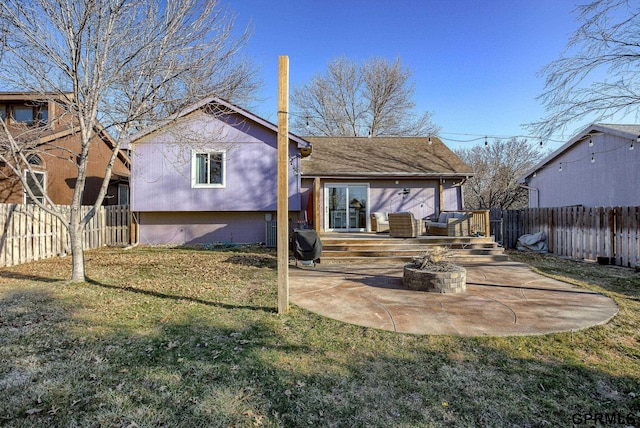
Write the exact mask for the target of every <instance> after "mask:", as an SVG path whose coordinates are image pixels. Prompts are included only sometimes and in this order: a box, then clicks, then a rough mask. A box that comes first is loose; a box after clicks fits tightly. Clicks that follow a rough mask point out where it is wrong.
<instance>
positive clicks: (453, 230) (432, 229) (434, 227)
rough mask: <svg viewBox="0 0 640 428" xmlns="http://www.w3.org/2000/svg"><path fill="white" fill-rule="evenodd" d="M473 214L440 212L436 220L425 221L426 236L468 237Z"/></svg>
mask: <svg viewBox="0 0 640 428" xmlns="http://www.w3.org/2000/svg"><path fill="white" fill-rule="evenodd" d="M472 218H473V214H470V213H466V212H460V211H442V212H441V213H440V215H439V216H438V218H437V219H436V220H427V221H425V226H426V228H427V234H428V235H442V236H469V233H470V231H471V219H472Z"/></svg>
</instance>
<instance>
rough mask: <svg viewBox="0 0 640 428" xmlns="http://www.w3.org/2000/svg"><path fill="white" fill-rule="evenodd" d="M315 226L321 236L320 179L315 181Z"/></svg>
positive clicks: (317, 178)
mask: <svg viewBox="0 0 640 428" xmlns="http://www.w3.org/2000/svg"><path fill="white" fill-rule="evenodd" d="M313 210H314V211H313V215H314V218H313V226H314V228H315V230H316V232H317V233H318V235H319V234H320V229H321V226H320V214H321V212H320V177H316V178H314V179H313Z"/></svg>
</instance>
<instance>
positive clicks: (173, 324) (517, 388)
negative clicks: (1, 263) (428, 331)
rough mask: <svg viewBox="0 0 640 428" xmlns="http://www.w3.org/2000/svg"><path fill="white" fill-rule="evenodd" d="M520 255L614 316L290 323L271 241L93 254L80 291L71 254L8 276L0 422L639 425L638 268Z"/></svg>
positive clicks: (306, 316)
mask: <svg viewBox="0 0 640 428" xmlns="http://www.w3.org/2000/svg"><path fill="white" fill-rule="evenodd" d="M512 257H514V258H517V259H518V260H520V261H524V262H527V263H530V264H531V265H532V266H533V267H534V268H536V269H538V270H539V271H540V272H542V273H544V274H547V275H552V276H554V277H556V278H559V279H562V280H565V281H570V282H573V283H576V284H578V285H580V286H583V287H588V288H590V289H593V290H597V291H599V292H602V293H605V294H607V295H609V296H611V297H612V298H613V299H614V300H615V301H616V302H617V303H618V305H619V306H620V313H619V315H617V316H616V317H615V318H614V319H613V320H612V321H611V322H609V323H608V324H606V325H603V326H597V327H593V328H590V329H587V330H584V331H579V332H574V333H573V334H571V333H566V334H553V335H546V336H539V337H507V338H459V337H449V336H412V335H404V334H394V333H391V332H383V331H378V330H373V329H368V328H363V327H357V326H353V325H348V324H342V323H340V322H337V321H333V320H330V319H325V318H322V317H319V316H316V315H314V314H312V313H309V312H307V311H305V310H302V309H299V308H296V307H293V308H292V311H291V313H290V314H288V315H286V316H279V315H278V314H276V312H275V309H274V308H275V305H276V297H277V295H276V293H277V289H276V288H277V287H276V270H275V267H276V260H275V255H274V253H273V252H270V251H266V250H263V249H260V248H245V249H235V250H224V251H222V250H221V251H196V250H189V249H168V248H137V249H134V250H129V251H123V250H118V249H104V250H98V251H90V252H88V253H87V257H86V262H87V274H88V276H89V278H90V280H89V281H88V282H86V283H80V284H70V283H68V282H67V281H66V278H67V277H68V275H69V272H70V260H69V258H57V259H49V260H43V261H39V262H36V263H31V264H27V265H23V266H16V267H12V268H5V269H2V270H1V271H0V362H1V364H0V426H7V427H9V426H10V427H40V426H60V427H74V426H78V427H173V426H181V427H202V426H240V427H245V426H246V427H255V426H302V425H304V426H348V427H358V426H373V427H375V426H380V427H382V426H384V427H387V426H394V427H429V426H434V427H438V426H455V427H460V426H462V427H464V426H469V427H475V426H495V427H548V426H549V427H551V426H553V427H555V426H572V425H575V426H593V425H598V426H602V425H605V422H606V423H607V424H608V425H609V426H611V425H614V426H634V425H635V426H640V343H639V338H640V334H639V330H638V327H640V274H638V273H635V272H634V271H632V270H630V269H623V268H615V267H601V266H597V265H593V264H589V263H584V262H574V261H568V260H561V259H558V258H554V257H548V256H536V255H517V254H513V255H512ZM598 418H599V419H598ZM598 420H599V421H600V422H598Z"/></svg>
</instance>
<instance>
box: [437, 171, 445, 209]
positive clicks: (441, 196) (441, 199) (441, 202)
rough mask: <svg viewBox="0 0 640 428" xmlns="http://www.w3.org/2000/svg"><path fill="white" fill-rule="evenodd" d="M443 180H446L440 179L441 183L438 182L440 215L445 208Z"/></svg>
mask: <svg viewBox="0 0 640 428" xmlns="http://www.w3.org/2000/svg"><path fill="white" fill-rule="evenodd" d="M443 180H444V179H443V178H440V181H439V182H438V215H440V213H441V212H442V210H443V209H444V207H443V204H444V197H443V195H442V193H443V191H444V186H443V185H442V181H443Z"/></svg>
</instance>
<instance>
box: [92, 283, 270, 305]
mask: <svg viewBox="0 0 640 428" xmlns="http://www.w3.org/2000/svg"><path fill="white" fill-rule="evenodd" d="M86 282H87V283H88V284H92V285H97V286H99V287H103V288H108V289H111V290H122V291H128V292H130V293H136V294H142V295H146V296H150V297H158V298H161V299H169V300H175V301H186V302H193V303H199V304H201V305H206V306H214V307H217V308H221V309H249V310H253V311H263V312H267V313H275V312H277V311H276V309H275V307H273V308H270V307H267V306H255V305H231V304H228V303H221V302H211V301H209V300H203V299H198V298H196V297H187V296H176V295H172V294H165V293H160V292H158V291H151V290H141V289H139V288H135V287H121V286H117V285H111V284H105V283H102V282H99V281H96V280H93V279H91V278H89V277H87V279H86Z"/></svg>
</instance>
